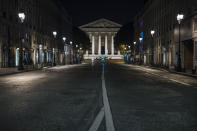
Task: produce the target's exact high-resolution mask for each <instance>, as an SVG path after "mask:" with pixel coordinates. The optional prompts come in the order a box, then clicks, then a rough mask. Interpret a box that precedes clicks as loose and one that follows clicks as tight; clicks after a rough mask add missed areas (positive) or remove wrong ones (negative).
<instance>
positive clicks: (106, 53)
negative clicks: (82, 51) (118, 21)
mask: <svg viewBox="0 0 197 131" xmlns="http://www.w3.org/2000/svg"><path fill="white" fill-rule="evenodd" d="M107 41H108V39H107V35H106V36H105V55H108V46H107Z"/></svg>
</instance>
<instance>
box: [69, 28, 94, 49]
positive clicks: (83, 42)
mask: <svg viewBox="0 0 197 131" xmlns="http://www.w3.org/2000/svg"><path fill="white" fill-rule="evenodd" d="M73 45H74V46H76V45H78V46H79V48H82V49H83V50H84V51H85V50H89V48H90V47H91V43H90V39H89V37H88V35H87V34H86V33H85V32H84V31H82V30H81V29H79V28H78V27H73Z"/></svg>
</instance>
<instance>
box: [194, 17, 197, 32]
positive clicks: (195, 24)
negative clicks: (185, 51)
mask: <svg viewBox="0 0 197 131" xmlns="http://www.w3.org/2000/svg"><path fill="white" fill-rule="evenodd" d="M194 31H197V18H196V19H194Z"/></svg>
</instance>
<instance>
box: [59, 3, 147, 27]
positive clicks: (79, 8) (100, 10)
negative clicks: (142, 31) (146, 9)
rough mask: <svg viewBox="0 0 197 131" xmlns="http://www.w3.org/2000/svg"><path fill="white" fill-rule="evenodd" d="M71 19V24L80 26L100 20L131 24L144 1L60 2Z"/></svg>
mask: <svg viewBox="0 0 197 131" xmlns="http://www.w3.org/2000/svg"><path fill="white" fill-rule="evenodd" d="M62 1H63V3H64V6H65V8H66V10H67V11H68V12H69V14H70V15H71V16H72V18H73V24H74V25H75V26H80V25H84V24H87V23H89V22H92V21H94V20H97V19H100V18H106V19H109V20H112V21H115V22H117V23H120V24H126V23H128V22H131V21H132V20H133V18H134V16H135V15H136V13H137V12H138V11H139V10H140V9H141V8H142V6H143V4H144V0H70V1H68V0H62Z"/></svg>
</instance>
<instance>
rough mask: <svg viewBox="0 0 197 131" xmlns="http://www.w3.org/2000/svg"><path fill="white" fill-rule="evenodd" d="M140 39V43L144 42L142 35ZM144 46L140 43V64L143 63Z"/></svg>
mask: <svg viewBox="0 0 197 131" xmlns="http://www.w3.org/2000/svg"><path fill="white" fill-rule="evenodd" d="M139 40H140V43H142V40H143V38H142V37H140V38H139ZM142 49H143V48H142V46H141V45H140V44H139V52H140V64H141V63H142V58H141V57H142Z"/></svg>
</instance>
